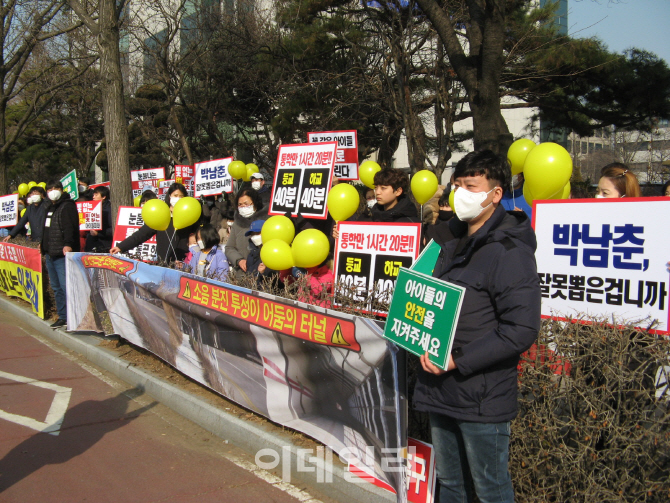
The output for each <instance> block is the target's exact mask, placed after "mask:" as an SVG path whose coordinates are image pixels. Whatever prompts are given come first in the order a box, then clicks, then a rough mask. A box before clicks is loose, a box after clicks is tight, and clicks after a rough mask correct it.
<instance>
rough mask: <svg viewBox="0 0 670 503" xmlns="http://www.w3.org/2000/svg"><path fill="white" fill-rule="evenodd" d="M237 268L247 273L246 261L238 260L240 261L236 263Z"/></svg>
mask: <svg viewBox="0 0 670 503" xmlns="http://www.w3.org/2000/svg"><path fill="white" fill-rule="evenodd" d="M237 267H239V268H240V269H242V270H243V271H244V272H247V260H246V259H242V260H240V261H239V262H238V263H237Z"/></svg>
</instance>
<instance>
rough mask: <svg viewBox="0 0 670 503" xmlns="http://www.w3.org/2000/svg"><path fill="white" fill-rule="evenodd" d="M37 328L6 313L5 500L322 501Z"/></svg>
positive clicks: (0, 493) (1, 462)
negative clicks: (36, 332)
mask: <svg viewBox="0 0 670 503" xmlns="http://www.w3.org/2000/svg"><path fill="white" fill-rule="evenodd" d="M32 333H33V332H31V329H30V328H27V327H25V326H23V325H22V323H21V321H20V320H19V319H17V318H15V317H13V316H11V315H10V314H8V313H7V312H3V311H0V502H21V503H30V502H40V503H43V502H52V501H57V502H61V501H67V502H71V501H72V502H76V501H95V502H96V503H102V502H107V501H109V502H114V503H118V502H143V503H146V502H157V501H160V502H180V503H181V502H184V503H188V502H199V503H200V502H209V501H212V502H213V501H217V502H225V501H231V502H232V501H235V502H245V501H250V502H251V501H253V502H265V501H276V502H289V501H290V502H294V501H299V500H301V501H310V502H312V503H313V502H314V501H315V500H312V499H311V496H310V495H309V494H307V493H306V492H304V491H300V490H299V489H298V488H295V487H293V486H288V485H287V484H281V483H279V484H278V483H277V482H278V480H277V479H276V478H273V476H271V475H270V474H267V473H266V472H262V471H261V472H259V471H257V470H256V471H251V470H255V465H254V464H253V457H252V456H249V455H247V454H245V453H243V452H241V451H240V450H239V449H236V448H234V447H233V446H232V445H228V444H225V443H224V441H223V440H222V439H220V438H218V437H216V436H214V435H212V434H210V433H209V432H207V431H205V430H203V429H201V428H200V427H198V426H196V425H194V424H193V423H191V422H190V421H187V420H186V419H184V418H182V417H181V416H178V415H177V414H175V413H173V412H172V411H171V410H169V409H167V408H166V407H164V406H162V405H160V404H158V403H156V402H155V401H153V400H152V399H151V398H150V397H147V396H145V395H142V393H141V392H139V391H138V390H135V389H129V388H128V386H127V385H124V384H123V383H121V382H120V381H118V380H116V378H114V377H113V376H111V375H109V374H107V373H104V371H100V370H97V369H96V368H94V367H92V366H90V364H87V363H86V361H85V360H83V359H82V358H81V357H79V356H78V355H75V354H74V353H71V352H69V351H68V350H66V349H64V348H62V347H59V346H56V345H54V344H53V343H51V342H50V341H47V340H44V339H42V338H41V337H40V336H37V335H31V334H32ZM61 421H62V423H61ZM45 429H46V430H47V431H50V433H47V432H44V431H41V430H45ZM273 483H274V484H273Z"/></svg>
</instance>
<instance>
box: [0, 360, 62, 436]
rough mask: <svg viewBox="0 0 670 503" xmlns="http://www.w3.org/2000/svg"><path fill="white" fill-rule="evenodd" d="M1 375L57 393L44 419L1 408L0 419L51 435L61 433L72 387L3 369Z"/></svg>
mask: <svg viewBox="0 0 670 503" xmlns="http://www.w3.org/2000/svg"><path fill="white" fill-rule="evenodd" d="M0 377H2V378H3V379H8V380H10V381H16V382H20V383H23V384H28V385H30V386H36V387H38V388H44V389H48V390H51V391H53V392H54V393H55V395H54V398H53V400H52V401H51V406H50V407H49V412H47V417H46V419H45V420H44V421H39V420H38V419H34V418H32V417H27V416H20V415H18V414H12V413H10V412H7V411H4V410H2V409H0V419H5V420H7V421H11V422H12V423H16V424H20V425H21V426H26V427H28V428H32V429H33V430H37V431H41V432H43V433H49V434H50V435H58V434H59V433H60V427H61V424H63V419H65V412H66V411H67V406H68V405H69V403H70V395H72V388H66V387H65V386H59V385H58V384H53V383H50V382H44V381H38V380H37V379H32V378H30V377H24V376H19V375H16V374H10V373H8V372H2V371H0Z"/></svg>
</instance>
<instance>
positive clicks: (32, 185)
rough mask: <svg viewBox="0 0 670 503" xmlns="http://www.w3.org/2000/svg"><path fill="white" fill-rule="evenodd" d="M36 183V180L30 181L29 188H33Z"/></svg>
mask: <svg viewBox="0 0 670 503" xmlns="http://www.w3.org/2000/svg"><path fill="white" fill-rule="evenodd" d="M35 185H37V184H36V183H35V182H28V189H32V188H33V187H34V186H35Z"/></svg>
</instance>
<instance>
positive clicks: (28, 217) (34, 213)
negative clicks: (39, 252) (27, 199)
mask: <svg viewBox="0 0 670 503" xmlns="http://www.w3.org/2000/svg"><path fill="white" fill-rule="evenodd" d="M49 204H50V203H49V201H48V200H44V199H43V200H42V201H40V202H39V203H38V204H29V205H28V207H27V208H26V212H25V213H24V214H23V216H22V217H21V219H20V220H19V221H18V223H17V224H16V225H15V226H14V228H13V229H12V230H11V231H10V233H9V235H10V236H11V237H12V238H15V237H16V236H18V235H19V233H20V232H21V231H22V230H23V229H25V227H26V224H28V223H29V224H30V239H31V240H32V241H37V242H40V241H42V231H43V230H44V219H45V217H46V214H47V206H49Z"/></svg>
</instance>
